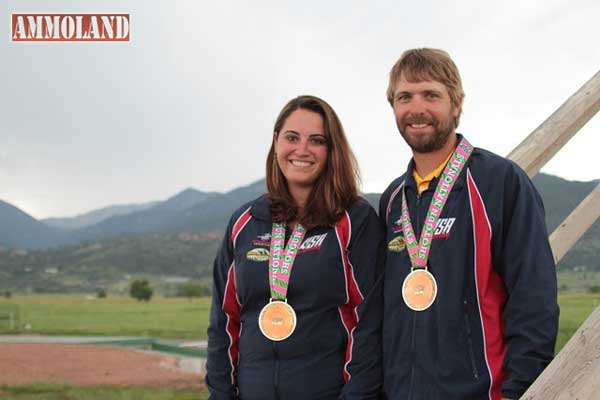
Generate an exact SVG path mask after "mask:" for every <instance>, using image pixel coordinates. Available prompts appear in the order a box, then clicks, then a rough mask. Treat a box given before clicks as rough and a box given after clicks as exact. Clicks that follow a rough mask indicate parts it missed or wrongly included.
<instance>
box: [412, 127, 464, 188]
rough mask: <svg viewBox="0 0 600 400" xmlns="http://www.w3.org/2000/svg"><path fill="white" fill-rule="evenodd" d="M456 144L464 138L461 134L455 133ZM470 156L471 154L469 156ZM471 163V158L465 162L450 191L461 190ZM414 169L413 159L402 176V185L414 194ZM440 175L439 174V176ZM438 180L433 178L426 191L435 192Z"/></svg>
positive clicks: (415, 185) (415, 184)
mask: <svg viewBox="0 0 600 400" xmlns="http://www.w3.org/2000/svg"><path fill="white" fill-rule="evenodd" d="M456 136H457V139H458V140H457V144H458V143H460V141H461V140H462V138H463V137H464V136H463V135H462V134H460V133H457V134H456ZM471 156H472V154H471ZM470 162H471V158H470V157H469V161H467V165H465V167H464V168H463V170H462V171H461V172H460V175H459V177H458V180H457V181H456V183H455V184H454V187H453V188H452V190H455V189H461V188H462V187H463V186H464V185H465V182H466V176H467V172H466V171H467V168H468V167H469V164H470ZM414 168H415V159H414V158H411V159H410V161H409V163H408V167H407V169H406V173H405V175H404V185H405V186H407V187H409V188H411V189H413V190H414V191H415V192H416V191H417V183H416V182H415V178H414V176H413V170H414ZM440 175H441V174H440ZM439 180H440V177H439V176H438V177H436V178H434V179H433V180H432V181H431V183H430V184H429V189H427V190H435V188H436V187H437V184H438V181H439Z"/></svg>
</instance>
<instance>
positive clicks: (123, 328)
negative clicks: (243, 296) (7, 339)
mask: <svg viewBox="0 0 600 400" xmlns="http://www.w3.org/2000/svg"><path fill="white" fill-rule="evenodd" d="M14 306H17V307H18V310H19V320H20V327H21V329H20V333H35V334H43V335H78V336H79V335H81V336H147V337H153V338H165V339H167V338H171V339H205V338H206V328H207V327H208V312H209V309H210V299H208V298H202V299H194V300H188V299H183V298H161V297H157V298H153V299H152V300H151V301H150V302H148V303H144V302H142V303H140V302H138V301H136V300H133V299H131V298H128V297H114V296H112V297H111V296H109V297H107V298H105V299H96V298H91V299H90V298H86V297H85V296H84V295H80V296H77V295H64V296H62V295H53V296H14V297H12V298H10V299H0V314H2V313H3V310H7V309H8V308H9V307H14ZM5 313H6V311H5ZM0 316H1V315H0ZM3 322H4V323H1V324H0V333H11V330H10V329H8V328H9V326H8V323H7V321H6V320H5V321H3ZM25 327H29V329H25Z"/></svg>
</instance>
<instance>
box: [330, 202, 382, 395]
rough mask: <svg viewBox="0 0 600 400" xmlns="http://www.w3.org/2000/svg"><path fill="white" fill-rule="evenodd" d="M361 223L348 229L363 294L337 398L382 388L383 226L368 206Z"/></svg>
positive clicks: (350, 256)
mask: <svg viewBox="0 0 600 400" xmlns="http://www.w3.org/2000/svg"><path fill="white" fill-rule="evenodd" d="M361 222H362V223H361V224H360V225H359V226H358V227H356V229H352V235H353V237H352V239H351V242H350V246H349V249H348V259H349V261H350V264H351V265H352V269H353V271H354V276H355V278H356V282H357V284H358V287H359V289H360V291H361V293H362V295H363V300H362V302H361V303H360V304H359V305H358V308H357V316H358V321H357V325H356V327H355V329H354V331H353V334H352V337H353V343H352V346H351V347H350V348H349V349H348V351H349V352H350V357H349V361H348V362H347V364H346V366H345V371H346V372H347V374H348V377H349V379H348V381H347V383H346V385H345V386H344V388H343V390H342V394H341V396H340V399H345V400H350V399H352V400H354V399H356V400H359V399H360V400H369V399H379V398H380V397H379V396H380V392H381V389H382V384H383V378H382V340H381V329H382V310H383V293H382V292H383V265H384V257H385V247H384V229H383V227H382V225H381V223H380V221H379V219H378V218H377V215H376V214H375V211H374V210H373V209H372V208H371V207H368V213H367V215H366V217H365V218H364V219H363V220H362V221H361Z"/></svg>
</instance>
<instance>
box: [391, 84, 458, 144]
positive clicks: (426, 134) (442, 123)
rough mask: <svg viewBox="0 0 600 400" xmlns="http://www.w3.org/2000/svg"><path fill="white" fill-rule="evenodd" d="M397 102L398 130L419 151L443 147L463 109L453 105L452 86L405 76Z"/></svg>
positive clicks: (395, 111)
mask: <svg viewBox="0 0 600 400" xmlns="http://www.w3.org/2000/svg"><path fill="white" fill-rule="evenodd" d="M393 104H394V115H395V116H396V125H398V130H399V131H400V134H401V135H402V137H403V138H404V140H406V143H408V145H409V146H410V147H411V148H412V149H413V151H414V152H416V153H430V152H433V151H436V150H439V149H441V148H442V147H444V145H445V144H446V142H447V141H448V138H449V137H450V135H451V134H452V133H454V129H455V126H454V121H455V119H456V118H457V117H458V114H459V111H460V110H459V108H458V107H455V106H454V105H453V104H452V101H451V100H450V95H449V94H448V89H446V86H444V85H443V84H442V83H440V82H437V81H420V82H416V83H415V82H408V81H407V80H406V79H405V78H404V76H401V77H400V79H399V80H398V82H397V83H396V87H395V90H394V103H393Z"/></svg>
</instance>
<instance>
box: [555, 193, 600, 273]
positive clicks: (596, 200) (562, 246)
mask: <svg viewBox="0 0 600 400" xmlns="http://www.w3.org/2000/svg"><path fill="white" fill-rule="evenodd" d="M599 217H600V183H599V184H598V185H597V186H596V188H595V189H594V190H592V191H591V193H590V194H588V195H587V197H586V198H585V199H583V201H582V202H581V203H579V205H578V206H577V208H575V210H573V212H572V213H571V214H570V215H569V216H568V217H567V218H565V220H564V221H563V222H562V224H560V225H559V226H558V227H557V228H556V229H555V230H554V232H552V235H550V246H551V247H552V253H553V254H554V261H555V262H556V263H557V264H558V262H559V261H560V260H561V259H562V258H563V256H564V255H565V254H567V252H568V251H569V250H570V249H571V247H573V246H574V245H575V243H577V241H578V240H579V238H581V236H583V234H584V233H585V232H586V231H587V230H588V229H589V228H590V227H591V226H592V225H593V224H594V222H596V220H597V219H598V218H599Z"/></svg>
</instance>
